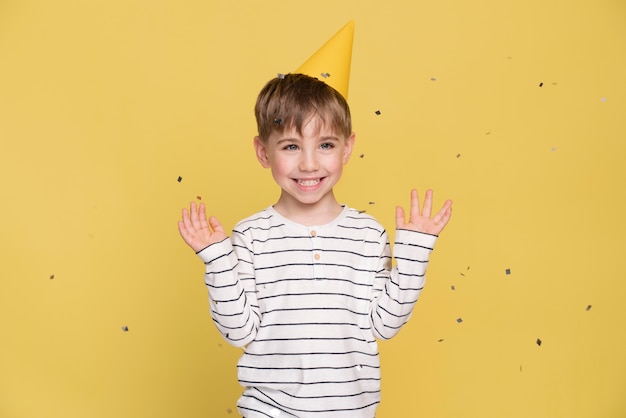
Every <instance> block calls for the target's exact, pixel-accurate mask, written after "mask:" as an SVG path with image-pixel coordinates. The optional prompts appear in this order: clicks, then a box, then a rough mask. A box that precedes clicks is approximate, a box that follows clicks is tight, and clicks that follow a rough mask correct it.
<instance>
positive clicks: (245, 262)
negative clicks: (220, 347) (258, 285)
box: [198, 233, 260, 347]
mask: <svg viewBox="0 0 626 418" xmlns="http://www.w3.org/2000/svg"><path fill="white" fill-rule="evenodd" d="M198 256H199V257H200V259H202V261H203V262H204V264H205V265H206V273H205V275H204V281H205V283H206V286H207V288H208V292H209V303H210V308H211V317H212V318H213V322H214V323H215V325H216V326H217V329H218V330H219V331H220V332H221V333H222V335H223V336H224V338H225V339H226V341H228V342H229V343H230V344H232V345H234V346H236V347H242V346H245V345H246V344H248V343H250V342H251V341H252V340H253V339H254V337H255V336H256V332H257V330H258V327H259V322H260V319H259V317H260V314H259V310H258V306H257V303H256V293H255V289H254V277H253V275H252V274H251V273H250V271H251V270H253V268H252V261H251V257H250V252H249V250H247V248H246V247H245V245H243V241H242V239H241V237H240V236H239V235H238V234H236V233H233V239H232V240H231V239H228V238H227V239H225V240H223V241H221V242H218V243H215V244H212V245H210V246H208V247H207V248H205V249H203V250H201V251H200V252H198ZM250 278H251V279H250Z"/></svg>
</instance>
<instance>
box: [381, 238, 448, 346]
mask: <svg viewBox="0 0 626 418" xmlns="http://www.w3.org/2000/svg"><path fill="white" fill-rule="evenodd" d="M384 239H385V240H387V235H386V234H385V235H384ZM436 240H437V237H436V236H435V235H429V234H424V233H421V232H415V231H410V230H403V229H399V230H397V231H396V240H395V243H394V258H395V260H396V266H395V267H394V268H393V269H391V270H390V269H389V265H390V263H391V261H390V260H391V256H390V254H389V243H388V242H387V243H386V245H385V251H384V253H383V255H382V256H381V266H380V270H379V272H378V273H377V277H376V284H375V288H378V289H380V291H379V293H378V297H377V298H376V299H375V300H374V303H373V305H372V311H371V313H370V318H371V322H372V328H373V330H374V335H375V336H376V338H380V339H385V340H386V339H389V338H391V337H393V336H394V335H396V334H397V333H398V332H399V331H400V328H401V327H402V326H403V325H404V324H405V323H406V322H407V321H408V320H409V318H410V317H411V313H412V312H413V307H414V306H415V303H416V302H417V299H418V298H419V295H420V293H421V292H422V288H423V287H424V282H425V274H426V268H427V267H428V259H429V256H430V253H431V252H432V250H433V247H434V245H435V241H436Z"/></svg>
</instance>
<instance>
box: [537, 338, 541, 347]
mask: <svg viewBox="0 0 626 418" xmlns="http://www.w3.org/2000/svg"><path fill="white" fill-rule="evenodd" d="M537 345H538V346H541V339H539V338H537Z"/></svg>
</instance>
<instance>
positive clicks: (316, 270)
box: [309, 229, 322, 282]
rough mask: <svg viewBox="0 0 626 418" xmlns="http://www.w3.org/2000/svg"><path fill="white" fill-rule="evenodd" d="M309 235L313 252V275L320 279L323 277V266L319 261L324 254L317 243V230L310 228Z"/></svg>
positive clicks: (316, 279) (317, 279)
mask: <svg viewBox="0 0 626 418" xmlns="http://www.w3.org/2000/svg"><path fill="white" fill-rule="evenodd" d="M309 235H310V237H311V244H312V245H311V248H312V252H313V276H314V277H315V281H316V282H317V281H319V280H321V278H322V266H321V265H320V264H319V263H318V261H320V260H321V258H322V254H321V251H320V250H319V247H318V245H317V243H318V239H317V230H315V229H309Z"/></svg>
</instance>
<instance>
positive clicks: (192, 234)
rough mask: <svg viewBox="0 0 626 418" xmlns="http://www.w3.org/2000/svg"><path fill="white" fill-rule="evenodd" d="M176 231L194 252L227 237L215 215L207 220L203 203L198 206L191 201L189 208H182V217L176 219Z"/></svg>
mask: <svg viewBox="0 0 626 418" xmlns="http://www.w3.org/2000/svg"><path fill="white" fill-rule="evenodd" d="M178 232H180V236H181V237H183V239H184V240H185V242H186V243H187V245H189V246H190V247H191V249H192V250H194V251H195V252H198V251H200V250H202V249H203V248H206V247H208V246H209V245H211V244H213V243H216V242H220V241H222V240H224V239H225V238H226V237H227V235H226V233H225V232H224V228H223V227H222V224H221V223H220V222H219V221H218V220H217V218H216V217H215V216H211V217H210V218H209V219H208V220H207V217H206V208H205V206H204V203H200V207H199V208H198V207H197V205H196V202H191V205H190V207H189V210H187V208H183V219H182V221H178Z"/></svg>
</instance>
